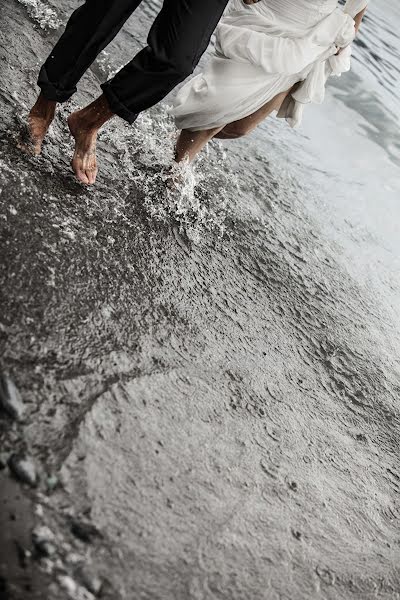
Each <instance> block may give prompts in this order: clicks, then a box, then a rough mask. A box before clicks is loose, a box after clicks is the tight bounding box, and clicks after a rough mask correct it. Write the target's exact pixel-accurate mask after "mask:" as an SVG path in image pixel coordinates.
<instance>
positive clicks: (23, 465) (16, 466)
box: [8, 454, 38, 487]
mask: <svg viewBox="0 0 400 600" xmlns="http://www.w3.org/2000/svg"><path fill="white" fill-rule="evenodd" d="M8 467H9V469H10V471H11V472H12V473H13V475H15V477H16V478H17V479H19V480H20V481H23V482H24V483H27V484H28V485H30V486H31V487H35V486H36V485H37V483H38V476H37V472H36V467H35V464H34V462H33V460H32V458H31V457H30V456H28V455H22V454H12V455H11V456H10V458H9V459H8Z"/></svg>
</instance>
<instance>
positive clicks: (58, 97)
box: [38, 66, 76, 102]
mask: <svg viewBox="0 0 400 600" xmlns="http://www.w3.org/2000/svg"><path fill="white" fill-rule="evenodd" d="M38 86H39V87H40V89H41V90H42V94H43V96H44V97H45V98H47V100H53V101H54V102H66V101H67V100H69V99H70V98H71V96H73V94H75V92H76V87H74V88H72V89H70V90H64V89H60V88H59V87H57V85H56V84H55V83H52V82H51V81H50V79H49V77H48V75H47V71H46V67H45V66H43V67H42V68H41V69H40V73H39V78H38Z"/></svg>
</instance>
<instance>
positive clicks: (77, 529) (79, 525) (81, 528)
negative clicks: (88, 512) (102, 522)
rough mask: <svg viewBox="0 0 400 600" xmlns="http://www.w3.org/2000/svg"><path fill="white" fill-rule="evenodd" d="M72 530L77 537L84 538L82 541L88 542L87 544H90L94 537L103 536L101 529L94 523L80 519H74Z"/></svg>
mask: <svg viewBox="0 0 400 600" xmlns="http://www.w3.org/2000/svg"><path fill="white" fill-rule="evenodd" d="M71 531H72V533H73V534H74V536H75V537H77V538H79V539H80V540H82V542H86V543H87V544H89V543H90V542H91V541H92V540H93V538H94V537H100V536H101V534H100V532H99V530H98V529H97V528H96V527H95V526H94V525H92V524H91V523H88V522H87V521H81V520H79V519H72V521H71Z"/></svg>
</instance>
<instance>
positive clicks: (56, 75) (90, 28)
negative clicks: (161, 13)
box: [38, 0, 141, 102]
mask: <svg viewBox="0 0 400 600" xmlns="http://www.w3.org/2000/svg"><path fill="white" fill-rule="evenodd" d="M140 3H141V0H86V2H85V3H84V4H83V5H82V6H80V7H79V8H78V9H77V10H76V11H75V12H73V13H72V15H71V18H70V19H69V21H68V23H67V26H66V28H65V31H64V33H63V35H62V36H61V38H60V39H59V40H58V42H57V44H56V45H55V47H54V48H53V50H52V52H51V54H50V56H49V57H48V58H47V60H46V62H45V63H44V65H43V67H42V68H41V70H40V73H39V79H38V85H39V87H40V88H41V90H42V93H43V95H44V96H45V97H46V98H48V99H49V100H56V101H57V102H65V101H66V100H68V99H69V98H70V97H71V96H72V94H74V93H75V92H76V85H77V83H78V81H79V80H80V78H81V77H82V75H83V74H84V73H85V71H86V70H87V69H88V68H89V67H90V65H91V64H92V62H93V61H94V60H95V58H96V57H97V55H98V54H99V53H100V52H101V51H102V50H103V48H105V47H106V46H107V45H108V44H109V43H110V42H111V40H112V39H113V38H114V37H115V36H116V35H117V33H118V31H119V30H120V29H121V27H122V26H123V25H124V23H125V21H126V20H127V19H128V18H129V17H130V15H131V14H132V13H133V11H134V10H135V9H136V8H137V7H138V6H139V4H140Z"/></svg>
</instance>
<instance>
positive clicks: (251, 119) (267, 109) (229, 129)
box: [214, 88, 293, 140]
mask: <svg viewBox="0 0 400 600" xmlns="http://www.w3.org/2000/svg"><path fill="white" fill-rule="evenodd" d="M292 89H293V88H292ZM292 89H291V90H288V91H287V92H282V93H281V94H278V95H277V96H275V98H272V100H270V101H269V102H267V103H266V104H264V106H262V107H261V108H259V109H258V110H256V112H254V113H253V114H252V115H249V116H248V117H245V118H244V119H239V121H234V122H233V123H229V125H226V126H225V127H224V128H223V129H221V131H219V132H218V133H217V134H216V135H215V136H214V137H216V138H219V139H221V140H230V139H235V138H239V137H242V136H244V135H247V134H248V133H250V132H251V131H253V129H255V128H256V127H257V125H259V124H260V123H261V122H262V121H264V119H266V118H267V117H268V116H269V115H270V114H271V113H272V112H273V111H274V110H279V108H280V107H281V104H282V102H283V101H284V99H285V98H286V96H287V95H288V94H289V93H290V92H291V91H292Z"/></svg>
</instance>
